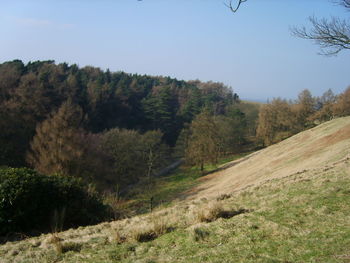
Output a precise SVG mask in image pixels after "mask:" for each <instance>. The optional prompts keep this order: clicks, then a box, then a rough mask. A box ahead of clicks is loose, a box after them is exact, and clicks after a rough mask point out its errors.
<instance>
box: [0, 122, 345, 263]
mask: <svg viewBox="0 0 350 263" xmlns="http://www.w3.org/2000/svg"><path fill="white" fill-rule="evenodd" d="M349 121H350V118H345V119H340V120H335V121H333V122H332V123H328V124H325V125H322V126H321V127H319V128H316V129H313V131H311V132H313V133H312V134H309V135H310V136H311V137H309V138H311V139H308V141H309V144H310V141H313V140H314V141H315V140H316V141H317V140H319V139H320V138H321V137H322V136H321V135H320V133H323V136H329V135H331V134H333V135H332V136H331V138H336V135H334V134H338V131H339V130H342V128H343V127H346V125H347V124H348V123H349ZM309 132H310V131H309ZM305 134H306V135H307V134H308V132H306V133H305ZM305 134H301V135H297V136H299V137H292V138H290V139H289V143H290V144H293V145H297V139H298V138H299V140H300V141H299V143H300V145H301V148H302V147H307V148H308V147H309V146H308V143H306V144H307V145H306V146H305V145H304V144H305V142H303V140H302V139H303V138H304V137H305V136H306V135H305ZM348 137H350V134H348ZM342 138H343V137H342ZM333 142H334V141H333ZM287 143H288V140H287V141H286V142H284V145H285V147H288V145H289V144H288V145H287ZM347 143H348V139H347V137H346V136H345V137H344V140H343V141H342V143H341V144H340V145H337V143H333V145H324V147H325V148H322V149H318V150H317V151H315V152H314V155H316V157H317V158H316V157H315V158H311V159H309V161H310V160H314V161H313V162H309V163H310V166H309V167H307V166H306V165H305V164H303V165H302V167H301V168H302V169H301V170H299V171H295V170H294V169H291V166H290V163H293V162H291V158H287V157H286V160H285V163H284V164H282V163H281V162H280V163H279V166H280V167H284V169H285V171H284V170H283V169H280V173H282V175H281V176H272V177H270V178H268V177H264V179H266V180H264V181H261V180H258V181H259V183H257V184H254V185H251V186H248V187H247V186H246V187H245V190H242V191H239V192H235V193H232V191H231V194H229V195H225V196H221V198H219V199H220V201H216V198H214V197H213V198H204V196H203V191H204V192H205V191H206V190H203V191H199V192H200V193H201V194H199V195H198V197H201V198H196V199H194V200H192V201H183V202H178V203H177V204H176V205H174V206H171V207H169V208H164V209H161V210H159V211H156V212H154V213H153V214H148V215H144V216H139V217H134V218H131V219H126V220H122V221H115V222H110V223H104V224H100V225H98V226H91V227H86V228H79V229H77V230H69V231H66V232H62V233H58V234H57V235H58V236H59V237H60V238H61V239H62V241H60V242H52V237H50V236H48V235H46V236H42V237H37V238H32V239H28V240H24V241H21V242H15V243H8V244H5V245H2V246H0V258H1V262H350V252H349V251H350V250H349V249H350V220H349V218H350V217H349V216H350V190H349V189H350V163H349V149H350V148H349V147H344V145H345V146H348V144H347ZM311 145H312V143H311ZM334 145H336V146H337V149H338V148H341V149H342V152H341V151H340V150H335V148H334ZM276 147H279V146H278V145H277V146H272V150H271V147H269V148H270V149H269V148H268V149H266V151H267V153H269V154H270V158H272V156H273V155H272V153H273V152H274V151H275V150H276ZM308 149H310V148H308ZM325 149H326V150H327V151H331V152H330V153H328V154H326V153H325V151H326V150H325ZM307 151H309V150H307ZM321 152H324V153H322V154H320V153H321ZM260 154H261V153H259V155H260ZM276 154H277V153H276ZM281 154H282V153H280V155H281ZM291 155H292V159H293V158H294V157H293V156H294V155H293V154H292V153H291ZM255 156H256V155H255ZM325 156H328V159H327V161H326V162H323V163H322V164H320V163H319V162H318V161H315V159H317V160H318V159H320V160H322V161H324V160H325V158H326V157H325ZM251 159H252V158H250V159H248V160H246V161H245V162H250V161H251ZM245 162H242V163H240V164H238V165H237V166H236V167H238V166H241V165H244V163H245ZM297 164H298V161H295V163H294V165H297ZM305 167H306V168H305ZM233 168H235V167H232V168H229V169H227V170H231V172H232V169H233ZM235 169H237V168H235ZM286 171H288V172H286ZM271 174H272V175H274V173H271ZM264 175H265V174H264ZM209 177H210V178H212V177H213V175H209ZM209 181H212V180H210V179H209ZM244 182H245V181H244ZM212 183H213V181H212V182H211V184H212ZM219 183H222V182H220V180H219ZM248 183H249V182H248ZM249 184H250V183H249ZM202 185H206V183H204V184H202ZM213 187H215V186H213ZM197 190H198V189H197ZM232 190H236V189H232ZM225 193H228V191H225ZM209 196H212V195H209ZM221 199H223V200H221ZM213 207H221V208H220V209H224V210H226V211H230V212H232V213H231V215H234V214H235V212H237V213H236V214H237V215H235V216H233V217H231V218H227V219H223V218H218V219H217V220H214V221H213V222H201V221H203V220H201V219H200V218H201V216H200V215H202V214H203V213H204V214H205V213H208V211H212V210H213ZM239 211H241V213H239ZM162 229H163V230H162ZM164 229H165V230H167V231H165V230H164ZM165 232H168V233H165ZM140 233H158V237H155V236H153V238H154V240H151V241H148V242H137V241H136V240H135V239H138V238H137V236H139V234H140ZM59 246H61V251H62V250H63V252H65V253H57V250H59V249H57V247H59ZM62 247H63V249H62Z"/></svg>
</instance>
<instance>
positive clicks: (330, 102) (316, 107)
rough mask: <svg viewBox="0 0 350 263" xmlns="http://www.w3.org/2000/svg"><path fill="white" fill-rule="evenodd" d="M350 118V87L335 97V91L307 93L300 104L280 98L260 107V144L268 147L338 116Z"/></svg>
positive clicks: (299, 101) (304, 91)
mask: <svg viewBox="0 0 350 263" xmlns="http://www.w3.org/2000/svg"><path fill="white" fill-rule="evenodd" d="M348 115H350V87H349V88H347V89H346V90H345V91H344V92H343V93H341V94H339V95H335V94H334V93H333V92H332V90H328V91H326V92H325V93H324V94H323V95H322V96H321V97H314V96H312V94H311V92H310V91H309V90H303V91H302V92H301V93H300V94H299V96H298V99H297V100H296V101H287V100H285V99H281V98H276V99H273V100H272V101H271V102H270V103H267V104H265V105H263V106H262V107H261V108H260V112H259V119H258V123H257V131H256V135H257V143H260V144H262V145H263V146H268V145H271V144H273V143H276V142H279V141H281V140H283V139H286V138H288V137H290V136H291V135H293V134H296V133H298V132H300V131H303V130H305V129H308V128H311V127H313V126H315V125H317V124H319V123H321V122H324V121H328V120H331V119H333V118H335V117H342V116H348Z"/></svg>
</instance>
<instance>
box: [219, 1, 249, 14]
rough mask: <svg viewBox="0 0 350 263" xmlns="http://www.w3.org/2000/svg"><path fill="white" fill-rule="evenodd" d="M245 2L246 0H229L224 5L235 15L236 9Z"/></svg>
mask: <svg viewBox="0 0 350 263" xmlns="http://www.w3.org/2000/svg"><path fill="white" fill-rule="evenodd" d="M244 2H247V0H238V1H237V0H236V1H234V0H230V1H228V2H227V3H224V4H225V5H226V6H227V7H228V8H230V10H231V11H232V12H233V13H236V12H237V11H238V9H239V8H240V6H241V4H242V3H244Z"/></svg>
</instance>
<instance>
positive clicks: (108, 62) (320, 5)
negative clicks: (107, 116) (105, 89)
mask: <svg viewBox="0 0 350 263" xmlns="http://www.w3.org/2000/svg"><path fill="white" fill-rule="evenodd" d="M223 1H224V0H143V1H137V0H23V1H20V0H0V4H1V5H0V35H1V41H0V62H4V61H8V60H13V59H21V60H23V61H24V62H28V61H30V60H31V61H33V60H47V59H54V60H55V61H56V62H68V63H77V64H78V65H79V66H85V65H92V66H97V67H101V68H103V69H107V68H109V69H110V70H111V71H120V70H122V71H125V72H128V73H139V74H151V75H165V76H171V77H176V78H178V79H185V80H190V79H200V80H202V81H208V80H212V81H219V82H223V83H224V84H226V85H228V86H231V87H232V88H233V89H234V91H235V92H237V93H238V94H239V95H240V97H242V98H249V99H256V100H266V99H267V98H272V97H284V98H296V96H297V94H298V93H299V92H300V91H301V90H302V89H305V88H308V89H310V90H311V92H312V93H313V94H314V95H320V94H322V93H323V92H324V91H326V90H327V89H329V88H331V89H332V90H333V91H334V92H336V93H339V92H342V91H343V90H344V89H345V88H346V87H347V86H348V85H350V74H349V68H350V67H349V66H350V51H345V52H342V53H340V54H339V55H338V56H336V57H324V56H320V55H318V54H317V53H318V51H319V48H318V46H316V45H314V44H312V42H309V41H307V40H302V39H298V38H295V37H293V36H291V34H290V31H289V27H290V26H293V25H304V24H307V17H308V16H310V15H314V16H317V17H330V16H332V15H333V16H339V17H343V18H347V17H350V14H349V12H346V10H344V9H343V8H341V7H339V6H336V5H335V4H334V3H332V2H331V0H248V2H246V3H244V4H243V5H242V7H241V9H240V11H239V12H238V13H236V14H232V13H231V12H229V10H228V9H227V8H226V7H225V6H224V5H223Z"/></svg>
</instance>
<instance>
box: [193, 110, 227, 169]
mask: <svg viewBox="0 0 350 263" xmlns="http://www.w3.org/2000/svg"><path fill="white" fill-rule="evenodd" d="M190 129H191V136H190V140H189V143H188V147H187V149H186V160H187V162H189V163H190V164H194V165H199V166H200V168H201V170H202V171H203V168H204V164H205V163H208V162H209V163H213V164H214V163H217V160H218V157H219V151H220V146H219V136H218V133H217V125H216V123H215V121H214V117H213V116H212V115H211V114H210V113H209V112H207V111H203V112H202V113H200V114H199V115H197V117H196V118H195V119H194V120H193V121H192V123H191V128H190Z"/></svg>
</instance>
